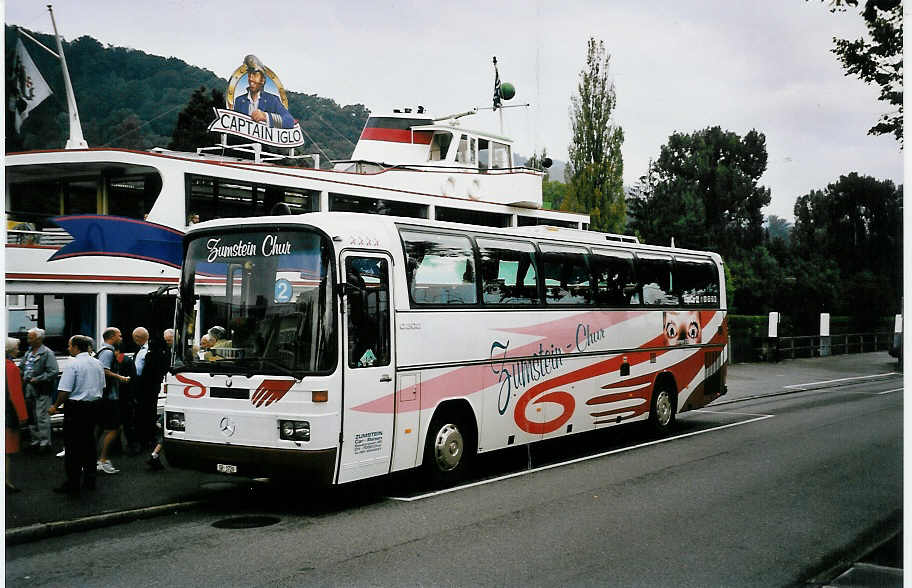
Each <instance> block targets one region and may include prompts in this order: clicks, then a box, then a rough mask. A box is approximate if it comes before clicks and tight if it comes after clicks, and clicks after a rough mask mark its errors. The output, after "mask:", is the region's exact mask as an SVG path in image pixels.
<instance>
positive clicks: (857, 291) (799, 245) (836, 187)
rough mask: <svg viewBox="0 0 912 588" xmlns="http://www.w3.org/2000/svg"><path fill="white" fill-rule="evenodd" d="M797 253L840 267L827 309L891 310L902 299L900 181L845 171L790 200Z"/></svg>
mask: <svg viewBox="0 0 912 588" xmlns="http://www.w3.org/2000/svg"><path fill="white" fill-rule="evenodd" d="M792 243H793V249H794V253H795V257H796V258H800V259H803V260H808V261H815V260H823V259H827V260H832V261H833V263H835V264H836V266H837V267H838V268H839V277H840V280H839V281H838V282H837V283H836V288H837V292H838V298H837V301H836V305H835V306H834V307H833V308H831V309H828V310H829V311H830V312H845V313H847V314H852V315H854V316H856V317H857V318H858V319H859V321H858V323H859V326H865V325H868V324H870V323H869V321H870V319H871V315H870V314H869V312H868V311H872V310H873V311H874V312H875V314H876V315H883V314H892V313H894V312H896V311H898V310H899V307H900V303H901V298H902V284H903V282H902V256H903V247H902V186H899V187H897V186H896V185H894V184H893V182H892V181H890V180H877V179H875V178H872V177H870V176H860V175H858V173H855V172H853V173H850V174H849V175H847V176H840V178H839V180H837V181H836V182H834V183H832V184H830V185H828V186H827V187H826V189H825V190H813V191H811V192H809V193H807V194H805V195H803V196H801V197H800V198H798V200H797V202H796V203H795V227H794V229H793V231H792Z"/></svg>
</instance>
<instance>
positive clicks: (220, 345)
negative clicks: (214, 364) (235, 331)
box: [206, 325, 232, 361]
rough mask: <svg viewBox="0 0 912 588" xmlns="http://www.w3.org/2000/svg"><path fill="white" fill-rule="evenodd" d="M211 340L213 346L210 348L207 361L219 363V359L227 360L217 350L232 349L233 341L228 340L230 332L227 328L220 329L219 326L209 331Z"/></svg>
mask: <svg viewBox="0 0 912 588" xmlns="http://www.w3.org/2000/svg"><path fill="white" fill-rule="evenodd" d="M207 334H208V335H209V337H210V338H211V339H210V341H211V345H210V346H209V351H208V353H207V354H206V355H207V356H206V359H208V360H209V361H217V360H219V359H225V356H224V355H220V354H219V352H218V351H217V350H219V349H230V348H231V346H232V344H231V340H230V339H227V338H226V337H227V336H228V331H227V329H225V327H220V326H218V325H216V326H214V327H212V328H211V329H209V332H208V333H207Z"/></svg>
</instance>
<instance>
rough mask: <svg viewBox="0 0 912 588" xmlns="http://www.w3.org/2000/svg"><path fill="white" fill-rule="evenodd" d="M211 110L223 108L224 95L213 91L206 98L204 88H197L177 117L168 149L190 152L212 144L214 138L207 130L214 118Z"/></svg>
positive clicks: (219, 91) (218, 91)
mask: <svg viewBox="0 0 912 588" xmlns="http://www.w3.org/2000/svg"><path fill="white" fill-rule="evenodd" d="M213 108H225V95H224V94H222V92H221V90H215V89H213V90H211V91H210V93H209V96H206V87H205V86H200V87H199V88H197V90H196V91H195V92H193V95H192V96H190V101H189V102H188V103H187V106H186V107H184V109H183V110H182V111H181V112H180V114H178V115H177V126H175V127H174V132H173V133H172V135H171V143H170V144H169V145H168V149H174V150H175V151H191V152H192V151H196V148H197V147H203V146H205V145H210V144H212V143H213V140H214V137H213V135H212V133H210V132H209V130H208V129H209V123H211V122H212V120H213V119H214V117H215V114H214V113H213V112H212V109H213Z"/></svg>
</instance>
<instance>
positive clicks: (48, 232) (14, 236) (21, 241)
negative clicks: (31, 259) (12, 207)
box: [6, 228, 73, 247]
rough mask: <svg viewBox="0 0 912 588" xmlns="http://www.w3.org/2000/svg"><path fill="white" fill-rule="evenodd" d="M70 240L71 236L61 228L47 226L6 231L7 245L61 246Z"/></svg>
mask: <svg viewBox="0 0 912 588" xmlns="http://www.w3.org/2000/svg"><path fill="white" fill-rule="evenodd" d="M72 240H73V237H72V236H71V235H70V234H69V233H67V232H66V231H64V230H63V229H53V228H49V229H44V230H43V231H21V230H9V231H7V232H6V244H7V245H25V246H28V245H44V246H50V247H63V246H64V245H66V244H67V243H70V242H71V241H72Z"/></svg>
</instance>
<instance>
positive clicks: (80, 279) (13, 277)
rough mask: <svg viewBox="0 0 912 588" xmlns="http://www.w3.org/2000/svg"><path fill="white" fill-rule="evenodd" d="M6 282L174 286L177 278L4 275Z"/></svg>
mask: <svg viewBox="0 0 912 588" xmlns="http://www.w3.org/2000/svg"><path fill="white" fill-rule="evenodd" d="M6 279H7V280H65V281H67V282H168V283H173V284H176V283H177V282H178V278H167V277H163V276H147V277H143V276H101V275H92V274H84V275H74V274H6Z"/></svg>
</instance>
